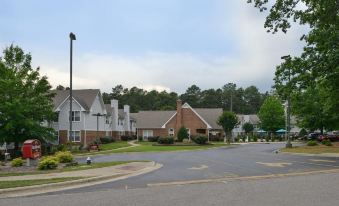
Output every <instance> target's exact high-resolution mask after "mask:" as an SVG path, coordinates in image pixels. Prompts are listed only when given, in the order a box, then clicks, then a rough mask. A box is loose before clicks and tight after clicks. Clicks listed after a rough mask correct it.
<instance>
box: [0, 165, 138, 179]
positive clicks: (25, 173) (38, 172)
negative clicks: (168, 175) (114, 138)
mask: <svg viewBox="0 0 339 206" xmlns="http://www.w3.org/2000/svg"><path fill="white" fill-rule="evenodd" d="M130 162H141V161H115V162H94V163H92V164H90V165H87V164H79V165H76V166H70V167H65V168H62V169H55V170H36V171H33V172H12V173H0V177H7V176H22V175H35V174H46V173H58V172H69V171H77V170H88V169H95V168H102V167H110V166H115V165H121V164H126V163H130Z"/></svg>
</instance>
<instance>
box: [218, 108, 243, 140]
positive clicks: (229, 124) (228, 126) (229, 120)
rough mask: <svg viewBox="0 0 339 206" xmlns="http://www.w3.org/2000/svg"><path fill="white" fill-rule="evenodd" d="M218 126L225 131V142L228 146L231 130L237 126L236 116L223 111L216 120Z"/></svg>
mask: <svg viewBox="0 0 339 206" xmlns="http://www.w3.org/2000/svg"><path fill="white" fill-rule="evenodd" d="M217 123H218V125H220V126H221V127H222V128H223V129H224V131H225V135H226V136H225V140H227V143H228V144H229V143H230V142H231V138H232V130H233V129H234V127H235V126H236V125H237V124H239V121H238V118H237V115H236V114H235V113H234V112H230V111H224V112H223V113H222V114H221V115H220V117H219V118H218V122H217Z"/></svg>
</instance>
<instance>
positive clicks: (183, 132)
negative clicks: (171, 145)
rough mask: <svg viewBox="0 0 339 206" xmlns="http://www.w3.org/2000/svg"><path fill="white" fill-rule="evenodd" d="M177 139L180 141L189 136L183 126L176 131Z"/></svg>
mask: <svg viewBox="0 0 339 206" xmlns="http://www.w3.org/2000/svg"><path fill="white" fill-rule="evenodd" d="M177 138H178V141H179V142H182V141H183V140H184V139H188V138H189V134H188V131H187V129H186V128H185V127H180V129H179V131H178V135H177Z"/></svg>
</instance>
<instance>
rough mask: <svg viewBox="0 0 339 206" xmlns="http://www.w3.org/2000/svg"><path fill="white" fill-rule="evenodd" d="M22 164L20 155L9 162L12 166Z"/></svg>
mask: <svg viewBox="0 0 339 206" xmlns="http://www.w3.org/2000/svg"><path fill="white" fill-rule="evenodd" d="M23 164H24V160H23V159H22V158H21V157H18V158H15V159H13V160H12V162H11V166H12V167H21V166H22V165H23Z"/></svg>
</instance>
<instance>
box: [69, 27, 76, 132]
mask: <svg viewBox="0 0 339 206" xmlns="http://www.w3.org/2000/svg"><path fill="white" fill-rule="evenodd" d="M69 39H70V62H69V68H70V78H69V138H70V137H71V134H72V116H73V115H72V99H73V97H72V89H73V88H72V66H73V65H72V64H73V40H76V37H75V34H73V33H72V32H71V33H70V34H69Z"/></svg>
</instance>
